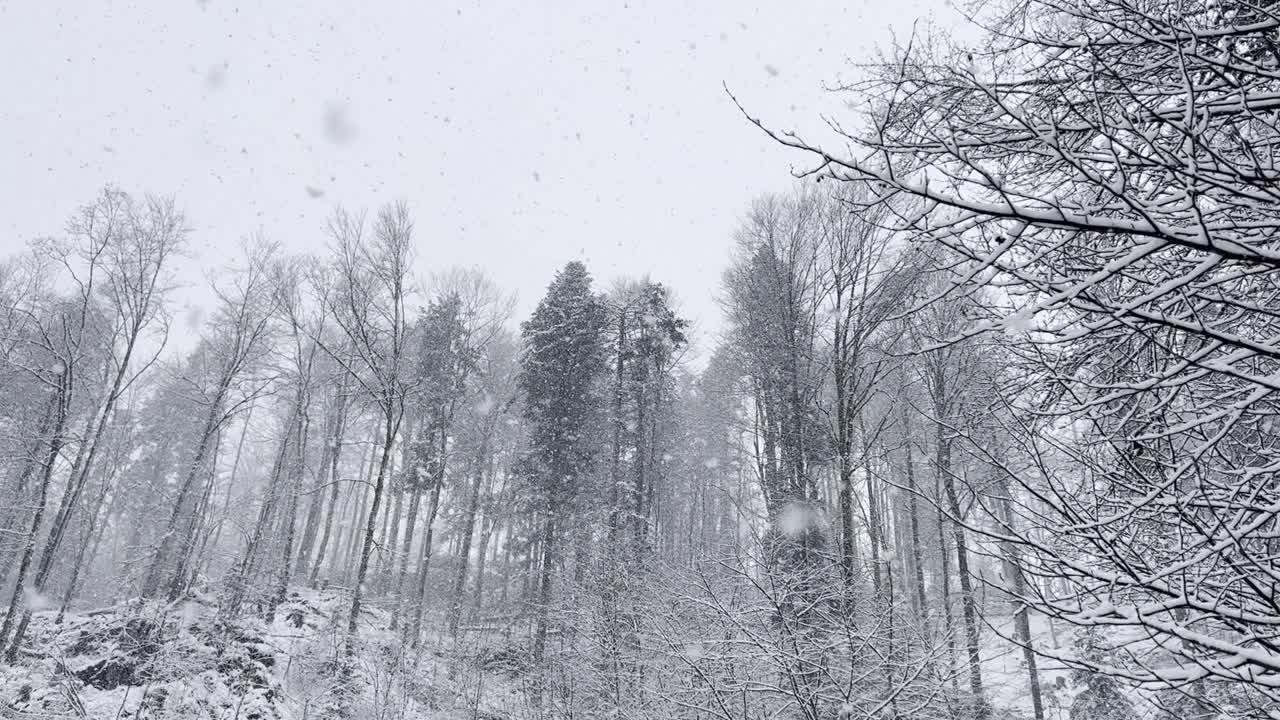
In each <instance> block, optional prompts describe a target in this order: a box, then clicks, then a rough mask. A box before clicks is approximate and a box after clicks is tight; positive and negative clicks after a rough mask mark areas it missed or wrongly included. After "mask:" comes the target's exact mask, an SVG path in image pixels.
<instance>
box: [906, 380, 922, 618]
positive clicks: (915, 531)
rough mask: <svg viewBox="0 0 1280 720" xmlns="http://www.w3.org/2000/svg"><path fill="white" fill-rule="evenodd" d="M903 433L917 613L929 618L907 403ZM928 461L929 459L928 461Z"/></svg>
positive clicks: (917, 493) (912, 440) (917, 492)
mask: <svg viewBox="0 0 1280 720" xmlns="http://www.w3.org/2000/svg"><path fill="white" fill-rule="evenodd" d="M902 434H903V437H904V442H903V454H904V455H905V456H906V466H907V467H906V470H907V515H908V518H909V522H910V525H911V566H912V568H913V569H914V570H915V577H914V578H913V579H914V580H915V591H916V592H915V597H914V600H915V604H916V614H917V615H918V616H919V617H920V619H921V620H926V621H927V620H928V617H929V606H928V603H927V601H926V600H925V592H924V559H923V553H921V552H920V508H919V498H918V497H917V496H918V495H919V491H918V488H917V486H916V471H915V461H914V459H913V455H914V453H913V452H912V444H913V442H914V438H913V437H912V432H911V418H910V416H909V415H908V414H907V408H906V405H905V404H904V405H902ZM926 462H927V461H926Z"/></svg>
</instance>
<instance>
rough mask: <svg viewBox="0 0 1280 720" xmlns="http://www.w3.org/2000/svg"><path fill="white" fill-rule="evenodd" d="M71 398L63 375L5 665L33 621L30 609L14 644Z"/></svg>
mask: <svg viewBox="0 0 1280 720" xmlns="http://www.w3.org/2000/svg"><path fill="white" fill-rule="evenodd" d="M70 394H71V376H70V373H68V372H65V371H64V372H63V373H62V374H60V375H59V376H58V385H57V390H55V391H54V393H53V396H52V397H50V398H49V403H50V407H51V408H53V410H52V412H53V414H54V421H53V429H52V432H51V434H50V435H49V449H48V452H47V453H46V454H45V460H44V465H43V467H42V468H41V473H40V486H39V490H38V491H37V497H36V510H35V513H34V514H33V515H32V517H31V529H30V530H29V531H28V532H27V542H26V544H25V546H24V547H23V549H22V559H21V560H20V561H19V562H18V573H17V578H16V579H15V581H14V586H13V595H12V596H11V597H10V598H9V608H8V610H6V611H5V615H4V623H3V625H0V649H3V648H4V646H5V643H6V641H8V642H10V644H9V646H8V648H9V649H8V650H7V651H6V652H5V655H4V657H5V661H6V662H9V663H12V662H13V661H14V660H15V659H16V658H17V656H18V650H19V648H21V646H22V637H23V635H24V634H25V633H26V628H27V623H28V622H30V620H31V611H30V610H29V609H26V610H24V611H23V613H22V621H21V622H20V623H19V624H18V627H17V630H15V631H14V634H13V639H12V641H9V640H8V638H9V631H10V630H13V623H14V619H15V617H16V616H17V614H18V608H19V606H20V605H21V604H22V602H23V600H24V596H25V595H26V590H27V588H26V579H27V572H28V570H30V568H31V559H32V556H33V555H35V551H36V542H37V540H38V538H39V536H40V524H41V523H42V522H43V520H44V512H45V505H46V504H47V503H48V500H49V485H50V484H51V482H52V480H53V466H54V464H55V463H56V462H57V460H58V453H60V452H62V444H63V431H64V430H65V429H66V423H67V413H68V409H69V408H68V407H67V406H68V404H69V403H68V400H69V399H70Z"/></svg>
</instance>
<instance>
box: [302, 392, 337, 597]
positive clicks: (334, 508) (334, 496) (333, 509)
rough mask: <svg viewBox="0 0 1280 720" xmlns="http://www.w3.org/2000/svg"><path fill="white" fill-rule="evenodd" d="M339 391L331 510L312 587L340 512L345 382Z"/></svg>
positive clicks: (331, 461) (314, 564) (332, 455)
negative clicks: (336, 516)
mask: <svg viewBox="0 0 1280 720" xmlns="http://www.w3.org/2000/svg"><path fill="white" fill-rule="evenodd" d="M338 393H339V401H338V402H339V409H338V418H337V421H336V423H335V425H334V430H333V439H332V442H333V449H332V452H330V453H329V483H330V486H331V487H330V490H329V512H328V513H326V514H325V518H324V528H323V529H322V530H321V532H320V542H319V544H318V545H317V547H316V552H315V558H314V559H313V560H312V562H311V574H310V576H309V578H308V582H309V584H310V585H311V586H312V587H315V585H316V579H317V578H318V577H319V576H320V565H321V564H322V563H323V562H324V557H325V553H326V551H327V550H328V548H329V535H330V533H331V532H332V530H333V516H334V515H335V514H336V513H337V512H338V490H339V488H340V487H341V486H342V483H341V479H340V478H339V477H338V469H339V468H340V467H341V463H342V438H343V433H344V431H345V429H346V417H347V396H346V385H345V383H344V384H343V386H342V387H340V388H339V390H338ZM344 510H345V508H344Z"/></svg>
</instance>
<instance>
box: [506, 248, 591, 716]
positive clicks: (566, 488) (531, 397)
mask: <svg viewBox="0 0 1280 720" xmlns="http://www.w3.org/2000/svg"><path fill="white" fill-rule="evenodd" d="M606 322H607V312H606V308H605V305H604V303H603V301H602V300H601V298H600V297H599V296H597V295H596V294H595V293H594V292H593V291H592V289H591V276H590V274H588V273H587V268H586V266H584V265H583V264H582V263H581V262H577V261H574V262H570V263H568V264H567V265H565V266H564V269H562V270H561V271H560V272H559V273H557V274H556V277H555V280H554V281H552V283H551V285H550V286H549V287H548V288H547V294H546V296H545V297H543V299H542V301H541V302H539V303H538V308H537V309H536V310H535V311H534V313H533V317H531V318H530V319H529V320H527V321H526V322H525V323H524V324H523V325H522V327H521V334H522V337H523V340H524V354H523V356H522V357H521V374H520V390H521V392H522V394H523V397H524V408H523V414H524V417H525V419H526V420H527V421H528V423H529V458H528V461H529V462H528V466H529V467H530V468H531V474H532V476H533V477H532V478H531V480H532V482H531V487H532V490H533V492H534V493H536V494H537V496H538V497H537V498H536V505H535V506H536V507H539V508H540V509H541V515H542V517H541V528H540V533H541V538H539V540H540V545H541V549H542V561H541V568H540V573H539V581H538V589H537V590H538V594H537V598H538V609H537V623H536V625H535V629H534V638H533V660H534V662H535V663H537V664H538V666H539V667H541V665H542V663H543V661H544V658H545V654H546V639H547V624H548V618H549V608H550V604H551V598H552V574H553V571H554V568H555V566H556V564H557V563H558V562H559V561H560V548H561V546H562V543H563V541H564V533H565V530H566V529H567V528H571V527H574V524H575V523H574V519H575V518H576V517H578V516H579V515H580V514H581V511H582V507H581V505H582V503H581V502H580V495H582V491H583V489H584V486H585V483H586V480H587V478H588V477H589V474H590V473H591V471H592V469H593V468H594V466H595V463H596V460H597V454H598V450H599V442H598V438H597V437H596V433H597V432H598V428H599V427H600V422H599V420H600V418H601V411H602V401H603V398H602V395H601V379H602V377H603V374H604V371H605V365H606V363H605V359H606V351H605V346H604V332H605V324H606ZM536 698H537V700H539V701H540V698H541V692H540V688H539V691H538V692H537V693H536Z"/></svg>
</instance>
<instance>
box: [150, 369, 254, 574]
mask: <svg viewBox="0 0 1280 720" xmlns="http://www.w3.org/2000/svg"><path fill="white" fill-rule="evenodd" d="M231 380H232V377H231V374H230V373H224V374H223V375H222V377H220V378H219V379H218V390H217V393H216V394H215V395H214V398H213V402H212V403H210V405H209V412H208V413H207V414H206V415H205V419H204V427H203V429H202V430H201V431H200V439H199V441H197V444H196V452H195V455H194V457H192V458H191V463H190V465H189V466H188V469H187V472H186V475H185V476H184V477H183V480H182V485H181V486H180V487H179V489H178V497H177V499H176V500H175V501H174V503H173V510H172V512H170V513H169V519H168V521H167V522H166V523H165V528H164V532H163V533H162V534H161V536H160V539H159V541H158V542H157V543H156V550H155V557H154V558H153V560H152V563H151V568H150V570H148V571H147V575H146V579H145V580H143V583H142V596H143V597H148V598H149V597H155V595H156V592H157V591H158V590H159V589H160V585H161V583H162V582H163V575H164V574H165V572H166V570H167V569H168V565H169V560H170V553H171V552H172V550H173V547H172V546H173V545H174V544H175V543H176V544H178V545H180V546H185V545H186V544H187V543H189V542H191V538H190V537H187V536H184V537H180V538H178V537H175V533H176V532H177V530H178V524H179V522H180V521H181V520H182V516H183V512H184V510H186V508H187V505H188V504H190V503H189V501H190V497H191V492H192V491H193V490H194V489H195V484H196V479H197V477H198V476H199V475H200V471H201V470H202V469H203V468H204V459H205V456H206V455H207V454H208V452H209V447H210V445H211V444H212V442H213V436H214V435H215V434H216V431H217V429H218V426H219V425H220V424H221V415H222V404H223V402H224V401H225V399H226V394H227V392H228V391H229V389H230V385H231ZM188 525H189V524H188Z"/></svg>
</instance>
